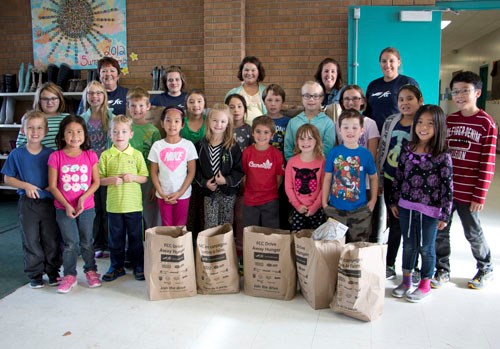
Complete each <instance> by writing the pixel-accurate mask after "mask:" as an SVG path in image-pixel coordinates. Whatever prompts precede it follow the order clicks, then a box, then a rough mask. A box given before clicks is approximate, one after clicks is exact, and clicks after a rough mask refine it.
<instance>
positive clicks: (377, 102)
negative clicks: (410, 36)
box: [366, 47, 418, 131]
mask: <svg viewBox="0 0 500 349" xmlns="http://www.w3.org/2000/svg"><path fill="white" fill-rule="evenodd" d="M379 64H380V69H381V70H382V74H383V76H382V77H381V78H378V79H375V80H373V81H372V82H370V84H369V85H368V87H367V88H366V95H367V96H368V100H367V106H366V113H367V115H370V117H371V118H373V120H375V122H376V123H377V127H378V129H379V131H382V125H383V124H384V121H385V119H386V118H387V117H388V116H389V115H392V114H395V113H397V112H398V107H397V100H396V95H397V92H398V91H399V89H400V88H401V86H403V85H406V84H411V85H415V86H417V87H418V83H417V82H416V81H415V79H413V78H410V77H409V76H405V75H402V74H399V68H400V67H401V55H400V53H399V51H398V50H397V49H396V48H395V47H386V48H384V49H383V50H382V52H381V53H380V56H379Z"/></svg>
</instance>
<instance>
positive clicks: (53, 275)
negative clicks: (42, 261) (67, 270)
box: [47, 271, 60, 286]
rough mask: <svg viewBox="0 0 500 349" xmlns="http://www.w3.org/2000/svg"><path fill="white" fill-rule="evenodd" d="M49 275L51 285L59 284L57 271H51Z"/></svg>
mask: <svg viewBox="0 0 500 349" xmlns="http://www.w3.org/2000/svg"><path fill="white" fill-rule="evenodd" d="M47 276H48V277H49V286H59V279H60V276H59V273H58V272H57V271H56V272H55V273H50V274H48V275H47Z"/></svg>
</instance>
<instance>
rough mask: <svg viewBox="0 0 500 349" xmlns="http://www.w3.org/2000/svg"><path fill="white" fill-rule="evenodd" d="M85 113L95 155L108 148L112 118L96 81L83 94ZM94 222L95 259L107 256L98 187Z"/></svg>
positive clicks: (103, 204) (105, 225)
mask: <svg viewBox="0 0 500 349" xmlns="http://www.w3.org/2000/svg"><path fill="white" fill-rule="evenodd" d="M82 100H83V104H84V110H85V112H84V113H83V114H82V115H81V116H82V118H83V119H84V120H85V122H86V124H87V131H88V135H89V140H90V146H91V148H92V150H93V151H95V153H96V154H97V157H100V156H101V153H102V152H103V151H104V150H106V149H108V148H109V145H110V140H109V137H108V130H109V124H110V122H111V119H112V118H113V116H114V115H113V109H110V108H108V94H107V93H106V89H105V88H104V86H103V85H102V84H101V83H100V82H98V81H95V80H94V81H91V82H90V83H89V84H88V85H87V87H86V88H85V90H84V92H83V97H82ZM94 201H95V221H94V229H93V236H94V249H95V257H96V258H103V257H106V256H108V254H107V253H106V252H105V251H106V250H107V249H108V220H107V214H106V188H105V187H99V189H97V191H96V192H95V194H94Z"/></svg>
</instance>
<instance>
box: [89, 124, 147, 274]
mask: <svg viewBox="0 0 500 349" xmlns="http://www.w3.org/2000/svg"><path fill="white" fill-rule="evenodd" d="M110 126H111V140H112V142H113V145H112V146H111V148H110V149H108V150H105V151H104V152H103V153H102V154H101V158H100V160H99V175H100V177H101V185H103V186H108V192H107V195H108V197H107V200H106V209H107V211H108V222H109V251H110V259H111V266H110V267H109V270H108V271H107V272H106V274H104V275H103V276H102V279H103V280H104V281H113V280H115V279H116V278H118V277H120V276H123V275H125V269H124V263H125V241H126V237H127V238H128V256H129V258H130V262H131V264H132V266H133V268H134V276H135V279H136V280H144V250H143V246H142V232H143V227H142V200H141V197H142V196H141V186H140V184H141V183H146V181H147V179H148V169H147V166H146V162H145V161H144V157H143V156H142V154H141V153H140V152H139V151H138V150H136V149H134V148H133V147H132V146H131V145H130V144H129V141H130V139H131V138H132V136H133V131H132V119H131V118H129V117H127V116H125V115H117V116H115V117H114V118H113V120H112V121H111V125H110Z"/></svg>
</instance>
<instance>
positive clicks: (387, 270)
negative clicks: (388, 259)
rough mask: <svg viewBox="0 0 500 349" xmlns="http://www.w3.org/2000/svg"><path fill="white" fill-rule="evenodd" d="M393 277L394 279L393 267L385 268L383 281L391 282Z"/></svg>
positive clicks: (394, 271)
mask: <svg viewBox="0 0 500 349" xmlns="http://www.w3.org/2000/svg"><path fill="white" fill-rule="evenodd" d="M395 277H396V270H395V269H394V266H387V267H385V279H386V280H392V279H394V278H395Z"/></svg>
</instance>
